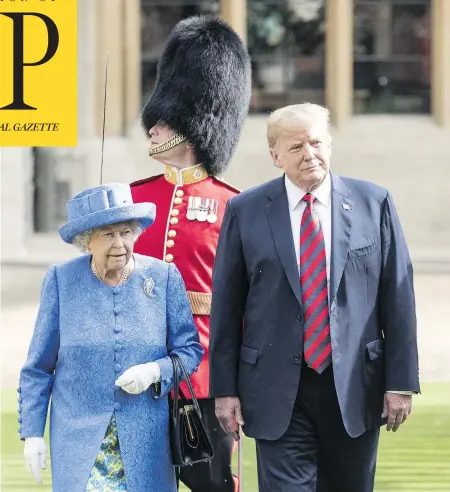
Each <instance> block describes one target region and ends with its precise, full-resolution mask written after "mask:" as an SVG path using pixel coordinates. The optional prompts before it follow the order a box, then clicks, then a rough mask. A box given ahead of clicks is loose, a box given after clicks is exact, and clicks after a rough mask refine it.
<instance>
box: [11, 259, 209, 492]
mask: <svg viewBox="0 0 450 492" xmlns="http://www.w3.org/2000/svg"><path fill="white" fill-rule="evenodd" d="M90 258H91V257H90V255H85V256H82V257H79V258H77V259H75V260H72V261H69V262H67V263H65V264H63V265H61V266H52V267H51V268H50V270H49V271H48V273H47V276H46V278H45V280H44V283H43V288H42V296H41V304H40V309H39V313H38V317H37V321H36V326H35V330H34V334H33V338H32V341H31V345H30V349H29V354H28V358H27V361H26V363H25V366H24V368H23V369H22V371H21V376H20V388H19V392H20V397H19V401H20V417H19V421H20V422H21V428H20V435H21V438H22V439H23V438H25V437H32V436H43V435H44V428H45V422H46V416H47V409H48V405H49V400H50V396H51V397H52V402H51V411H50V448H51V458H52V476H53V490H54V491H55V492H82V491H84V490H85V487H86V483H87V480H88V476H89V473H90V471H91V469H92V467H93V465H94V462H95V459H96V456H97V453H98V451H99V449H100V445H101V443H102V441H103V438H104V436H105V432H106V429H107V427H108V424H109V422H110V420H111V417H112V415H113V412H115V416H116V420H117V428H118V433H119V443H120V449H121V454H122V458H123V463H124V469H125V476H126V480H127V485H128V490H130V491H133V492H149V491H158V492H172V491H175V490H176V483H175V474H174V467H173V465H172V458H171V453H170V443H169V433H168V430H169V421H168V398H167V394H168V392H170V390H171V388H172V379H173V369H172V364H171V361H170V358H169V357H168V353H176V354H178V355H180V356H181V357H182V359H183V361H184V363H185V365H186V368H187V370H188V371H189V373H190V374H192V373H193V372H194V371H195V370H196V369H197V366H198V365H199V363H200V360H201V356H202V353H203V349H202V347H201V345H200V344H199V342H198V333H197V329H196V327H195V325H194V322H193V319H192V314H191V310H190V306H189V301H188V298H187V295H186V290H185V287H184V283H183V280H182V278H181V275H180V273H179V272H178V270H177V268H176V267H175V265H173V264H170V265H169V264H166V263H164V262H161V261H159V260H156V259H154V258H149V257H146V256H141V255H137V254H135V255H134V258H135V262H136V263H135V270H134V272H133V274H132V275H131V277H130V278H129V279H128V281H127V282H126V283H125V284H123V285H122V286H120V287H109V286H108V285H106V284H103V283H101V282H100V281H99V280H98V279H97V278H96V277H95V276H94V275H93V273H92V271H91V269H90ZM146 279H153V281H154V288H153V290H151V289H149V288H147V289H146V290H147V293H146V292H145V290H144V282H145V280H146ZM149 284H151V280H150V281H148V282H147V283H146V285H147V286H149ZM150 361H156V362H157V363H158V364H159V366H160V368H161V392H160V395H159V398H156V399H155V398H154V397H153V396H152V395H154V392H153V388H151V389H150V390H148V391H145V392H143V393H141V394H140V395H130V394H128V393H126V392H124V391H123V390H121V389H120V388H119V387H116V386H115V385H114V381H115V380H116V379H117V378H118V377H119V376H120V375H121V374H122V373H123V372H124V371H125V370H127V369H128V368H130V367H131V366H134V365H136V364H142V363H145V362H150Z"/></svg>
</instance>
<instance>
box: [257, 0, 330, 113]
mask: <svg viewBox="0 0 450 492" xmlns="http://www.w3.org/2000/svg"><path fill="white" fill-rule="evenodd" d="M247 23H248V50H249V53H250V56H251V59H252V69H253V93H252V102H251V110H252V111H253V112H261V111H272V110H274V109H276V108H279V107H280V106H285V105H288V104H298V103H302V102H315V103H318V104H324V103H325V90H324V89H325V67H324V38H325V0H278V1H277V0H247Z"/></svg>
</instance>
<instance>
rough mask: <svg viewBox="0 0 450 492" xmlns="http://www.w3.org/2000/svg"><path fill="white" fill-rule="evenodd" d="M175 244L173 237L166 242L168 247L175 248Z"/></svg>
mask: <svg viewBox="0 0 450 492" xmlns="http://www.w3.org/2000/svg"><path fill="white" fill-rule="evenodd" d="M174 244H175V241H174V240H173V239H169V240H168V241H167V242H166V246H167V247H168V248H173V245H174Z"/></svg>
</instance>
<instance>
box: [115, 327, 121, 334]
mask: <svg viewBox="0 0 450 492" xmlns="http://www.w3.org/2000/svg"><path fill="white" fill-rule="evenodd" d="M114 331H115V332H116V333H120V332H121V331H122V328H121V327H120V326H115V327H114Z"/></svg>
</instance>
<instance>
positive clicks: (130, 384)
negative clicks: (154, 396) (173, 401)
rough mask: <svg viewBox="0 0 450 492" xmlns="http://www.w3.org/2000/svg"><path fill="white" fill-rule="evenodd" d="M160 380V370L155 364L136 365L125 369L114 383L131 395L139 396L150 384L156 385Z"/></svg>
mask: <svg viewBox="0 0 450 492" xmlns="http://www.w3.org/2000/svg"><path fill="white" fill-rule="evenodd" d="M160 379H161V369H160V367H159V365H158V363H157V362H148V363H147V364H138V365H137V366H132V367H130V368H129V369H127V370H126V371H125V372H124V373H123V374H122V376H120V377H119V378H118V379H117V381H116V383H115V384H117V386H120V387H121V388H122V389H123V390H124V391H126V392H127V393H130V394H132V395H139V393H142V392H143V391H146V390H147V389H148V388H149V387H150V385H151V384H154V383H157V382H158V381H160Z"/></svg>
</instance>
